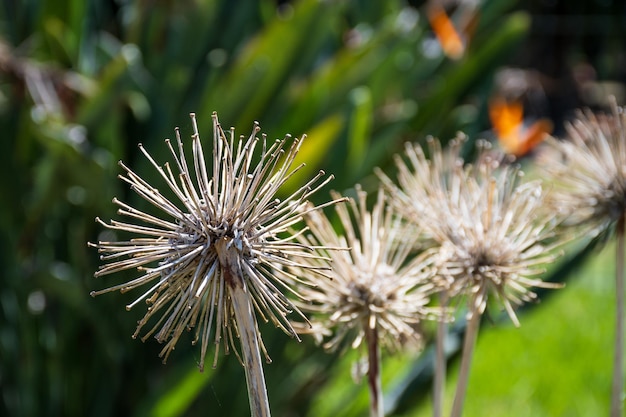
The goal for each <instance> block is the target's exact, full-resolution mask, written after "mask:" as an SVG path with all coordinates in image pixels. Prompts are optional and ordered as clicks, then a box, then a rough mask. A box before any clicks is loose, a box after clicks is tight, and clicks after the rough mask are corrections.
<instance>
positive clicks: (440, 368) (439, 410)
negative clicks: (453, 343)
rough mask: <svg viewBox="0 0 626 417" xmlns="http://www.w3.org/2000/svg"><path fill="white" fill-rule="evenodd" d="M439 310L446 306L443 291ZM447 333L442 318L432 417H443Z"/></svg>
mask: <svg viewBox="0 0 626 417" xmlns="http://www.w3.org/2000/svg"><path fill="white" fill-rule="evenodd" d="M439 302H440V304H441V308H442V309H445V308H446V306H447V304H448V293H447V292H446V291H443V292H441V293H440V294H439ZM447 333H448V324H447V323H446V322H445V320H444V318H443V317H442V318H441V319H440V320H439V322H438V323H437V338H436V344H435V375H434V377H433V417H441V416H442V415H443V393H444V387H445V385H446V352H445V341H446V335H447Z"/></svg>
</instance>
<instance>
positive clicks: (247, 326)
mask: <svg viewBox="0 0 626 417" xmlns="http://www.w3.org/2000/svg"><path fill="white" fill-rule="evenodd" d="M228 243H229V242H228V239H221V240H218V241H217V242H216V243H215V249H216V252H217V256H218V258H219V261H220V265H221V267H222V273H223V274H224V280H225V281H226V285H228V288H229V293H230V299H231V301H232V303H233V312H234V314H235V321H236V323H237V330H238V333H239V338H240V342H241V353H242V359H243V367H244V370H245V372H246V382H247V384H248V400H249V401H250V415H251V417H270V415H271V414H270V402H269V399H268V397H267V388H266V386H265V375H264V373H263V364H262V363H261V346H260V344H259V334H258V329H257V324H256V318H255V316H254V310H253V309H252V305H251V304H250V297H251V296H250V294H249V293H248V292H247V291H246V289H245V286H244V281H243V277H242V276H241V272H239V271H240V269H239V268H238V266H237V254H236V253H235V252H233V246H232V245H231V246H230V248H229V245H228Z"/></svg>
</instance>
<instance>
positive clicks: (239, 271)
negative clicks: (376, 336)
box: [91, 113, 332, 369]
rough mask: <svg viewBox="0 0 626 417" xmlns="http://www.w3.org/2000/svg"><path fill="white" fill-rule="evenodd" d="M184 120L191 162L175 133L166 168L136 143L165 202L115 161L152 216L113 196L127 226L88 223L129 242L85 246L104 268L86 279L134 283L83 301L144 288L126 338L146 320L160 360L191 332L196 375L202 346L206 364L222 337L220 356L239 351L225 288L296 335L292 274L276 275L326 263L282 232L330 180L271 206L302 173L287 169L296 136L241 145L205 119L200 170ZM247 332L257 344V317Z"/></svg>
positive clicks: (196, 139) (197, 149)
mask: <svg viewBox="0 0 626 417" xmlns="http://www.w3.org/2000/svg"><path fill="white" fill-rule="evenodd" d="M191 120H192V125H193V132H194V133H193V135H192V146H191V153H192V164H191V165H189V164H188V162H187V158H186V156H185V148H184V146H183V141H182V140H181V137H180V133H179V131H178V129H176V144H172V143H171V142H170V141H169V140H166V141H165V143H166V145H167V147H168V148H169V151H170V153H171V156H172V159H173V164H172V165H170V163H169V162H166V163H165V164H164V165H163V166H161V165H159V163H157V162H156V161H155V160H154V159H153V158H152V157H151V156H150V154H149V153H148V152H147V151H146V150H145V149H144V148H143V146H141V145H139V148H140V150H141V152H142V153H143V154H144V155H145V156H146V158H148V160H149V161H150V163H151V164H152V165H153V166H154V168H155V169H156V171H157V172H158V174H159V176H160V177H161V180H162V182H163V183H164V184H165V185H166V186H167V188H168V189H169V190H171V193H172V197H167V196H166V195H164V194H162V193H161V192H160V191H159V190H158V189H157V188H156V187H154V186H153V185H151V184H150V183H149V182H148V181H146V180H144V179H143V178H142V177H141V176H139V175H138V174H136V173H135V172H133V171H132V170H131V169H130V168H128V167H127V166H126V165H124V164H123V163H122V162H120V165H121V166H122V168H123V169H124V171H125V175H121V176H120V178H121V179H122V180H123V181H125V182H126V183H128V184H129V185H130V188H131V189H132V190H133V191H134V192H135V193H137V194H138V195H139V196H140V197H141V198H143V199H145V200H146V201H147V202H149V203H151V204H152V205H153V206H155V207H156V208H157V209H158V210H160V214H158V215H152V214H149V213H147V212H144V211H140V210H138V209H136V208H133V207H131V206H129V205H128V204H125V203H123V202H121V201H119V200H117V199H114V200H113V201H114V203H115V204H117V205H118V206H119V207H120V208H119V210H118V213H119V214H120V215H122V216H126V217H128V218H129V219H131V222H122V221H117V220H111V221H110V223H109V224H107V223H105V222H103V221H101V220H100V219H96V220H97V221H98V222H100V223H101V224H102V225H103V226H105V227H106V228H107V229H109V230H111V231H114V232H118V231H119V232H129V233H130V234H133V235H135V236H134V237H131V238H130V239H129V240H125V241H124V240H122V241H100V242H98V243H96V244H91V245H92V246H94V247H96V248H98V251H99V252H100V253H102V255H101V259H102V260H103V261H106V263H105V264H104V265H103V266H101V267H100V269H99V270H98V271H97V272H96V274H95V276H96V277H101V276H103V275H108V274H111V273H114V272H118V271H122V270H127V269H136V270H137V271H139V272H140V276H139V277H138V278H135V279H133V280H132V281H129V282H126V283H123V284H119V285H115V286H113V287H110V288H107V289H104V290H100V291H94V292H92V295H94V296H95V295H98V294H102V293H106V292H110V291H117V290H119V291H121V292H126V291H129V290H132V289H134V288H136V287H140V286H144V285H149V288H148V289H147V290H145V291H144V293H143V295H141V296H139V297H138V298H137V299H136V300H135V301H134V302H133V303H131V304H130V305H128V306H127V309H131V308H132V307H134V306H135V305H137V304H138V303H140V302H141V301H143V300H145V302H146V303H147V306H148V307H147V312H146V315H145V316H144V317H143V318H142V319H141V320H140V321H139V323H138V326H137V330H136V332H135V334H134V335H133V337H136V336H138V335H139V334H140V332H141V330H142V329H143V328H144V326H146V325H147V324H148V322H149V321H151V320H152V319H155V322H154V324H153V325H152V327H151V329H150V330H148V331H147V333H146V334H145V335H144V336H143V337H142V339H143V340H145V339H146V338H148V337H149V336H150V335H153V334H154V336H155V338H156V339H157V340H158V341H159V342H162V343H165V345H164V347H163V350H162V351H161V356H162V357H163V358H164V359H163V360H164V361H165V360H166V359H167V357H168V355H169V354H170V353H171V351H172V350H173V349H174V347H175V345H176V343H177V342H178V339H179V338H180V336H181V334H182V333H183V332H184V331H185V330H192V329H194V332H195V338H194V341H193V342H194V343H196V342H200V344H201V356H200V364H199V366H200V368H201V369H202V368H203V366H204V358H205V355H206V352H207V348H208V346H209V342H210V341H213V342H215V344H216V348H215V358H214V363H213V365H214V366H215V363H216V361H217V358H218V353H219V350H220V349H219V347H220V345H221V344H222V341H223V339H224V338H225V339H227V341H226V342H225V343H223V346H224V349H225V351H226V353H228V351H229V349H230V348H232V349H233V350H234V351H235V352H236V353H237V351H238V350H237V348H236V344H235V340H236V339H237V337H238V336H239V332H240V331H241V329H239V328H238V325H240V323H237V321H236V320H235V317H234V313H233V301H232V297H231V294H232V291H233V289H234V288H239V289H241V288H243V291H245V292H246V293H247V294H248V295H249V298H250V304H251V305H253V306H254V310H255V311H256V313H257V315H258V316H260V317H261V318H262V319H263V320H264V321H268V320H271V321H272V322H273V323H274V324H275V325H276V326H278V327H279V328H281V329H282V330H284V331H285V332H286V333H287V334H289V335H291V336H293V337H296V338H297V337H298V336H297V334H296V332H295V330H294V328H293V326H292V324H291V322H290V320H288V318H287V315H288V314H289V313H291V312H292V311H295V312H296V313H297V314H299V315H302V313H301V312H300V311H299V309H298V308H297V307H296V306H295V305H294V304H293V302H292V301H291V300H290V299H289V298H287V297H286V296H285V295H284V292H285V291H287V292H290V291H291V287H292V284H293V277H292V276H291V275H290V274H288V273H287V272H283V271H284V270H285V267H292V266H298V265H300V264H301V260H302V259H307V258H310V257H313V258H315V259H317V260H318V261H319V262H318V265H317V266H316V267H317V268H325V266H324V261H323V259H322V258H321V257H320V256H319V255H318V254H317V252H316V251H315V248H312V247H307V246H305V245H302V244H301V243H298V242H296V240H295V235H294V234H292V233H291V230H292V228H293V227H294V226H295V225H297V224H298V223H299V222H301V220H302V216H303V215H304V214H305V213H306V211H314V210H317V209H319V208H320V207H322V206H317V207H314V206H311V205H307V200H308V198H309V197H310V196H311V195H312V194H313V193H315V192H316V191H317V190H318V189H319V188H320V187H321V186H323V185H324V184H326V183H327V182H328V181H329V180H330V179H331V178H332V176H329V177H327V178H326V179H323V178H324V177H325V174H324V173H323V172H319V174H318V175H316V176H315V177H314V178H313V179H311V180H310V181H309V182H307V183H306V184H304V185H303V186H302V187H300V188H298V189H297V190H296V191H295V192H293V193H292V194H291V195H288V196H287V197H286V198H284V199H279V198H278V195H279V193H280V190H281V187H282V186H283V185H284V184H285V183H286V182H287V181H288V180H289V178H290V177H291V176H292V175H293V173H294V172H296V171H298V170H299V169H300V168H301V167H302V165H300V166H297V167H293V166H292V165H293V162H294V159H295V158H296V154H297V153H298V149H299V148H300V146H301V144H302V140H303V139H304V136H303V137H302V139H297V138H296V139H292V138H291V137H290V136H287V137H285V138H284V139H282V140H276V141H275V142H273V143H272V142H269V141H268V140H267V138H266V136H265V135H262V137H261V139H259V138H258V137H257V134H258V133H259V131H260V128H259V126H258V125H256V124H255V126H254V128H253V130H252V134H251V135H250V136H249V137H248V138H247V139H246V138H244V137H243V136H242V137H239V138H236V137H235V132H234V129H231V130H230V131H229V132H228V134H226V133H225V132H224V130H223V129H222V127H221V126H220V123H219V121H218V118H217V114H215V113H214V114H213V152H212V167H210V166H209V167H207V164H206V160H205V156H204V152H203V148H202V143H201V141H200V135H199V133H198V127H197V123H196V118H195V115H194V114H191ZM327 204H330V203H327ZM253 331H254V332H255V333H256V337H257V338H258V341H259V343H260V344H261V346H263V345H262V341H261V336H260V334H259V332H258V329H257V323H256V319H254V329H253ZM229 346H230V347H229ZM262 349H263V351H264V352H265V348H264V347H263V348H262ZM265 355H266V356H267V352H265ZM238 356H239V355H238ZM268 360H269V358H268Z"/></svg>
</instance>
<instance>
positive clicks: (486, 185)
mask: <svg viewBox="0 0 626 417" xmlns="http://www.w3.org/2000/svg"><path fill="white" fill-rule="evenodd" d="M464 142H465V138H464V137H463V136H459V137H457V138H456V139H454V140H452V141H451V142H450V143H449V146H448V147H447V148H446V149H445V150H443V149H442V147H441V145H440V143H439V141H438V140H436V139H433V138H430V139H429V140H428V151H429V154H430V159H427V158H426V155H425V153H424V150H423V149H422V147H421V146H420V145H414V144H407V145H406V147H405V156H406V158H407V160H408V162H405V160H404V159H402V158H401V157H400V156H398V157H397V158H396V164H397V167H398V170H399V173H398V182H399V187H398V186H396V185H395V184H394V183H393V182H392V181H391V180H390V179H389V178H388V177H387V176H386V175H385V174H384V173H382V172H380V171H379V176H380V177H381V179H382V181H383V183H384V184H385V186H386V187H387V188H388V189H389V191H390V192H391V193H392V195H393V196H394V198H393V200H392V201H394V202H395V204H396V205H397V206H398V210H400V211H401V212H402V213H403V214H404V215H405V216H406V217H407V218H409V219H411V220H412V221H413V222H415V223H417V224H419V225H420V227H421V228H422V229H423V230H424V231H425V232H426V233H427V234H428V235H429V237H430V238H432V239H433V241H434V242H435V245H436V246H437V247H438V250H439V252H438V256H437V260H436V261H435V267H436V268H437V269H438V276H439V277H440V278H443V279H444V283H443V286H444V289H445V291H447V292H448V294H449V295H450V296H455V295H458V294H464V295H467V296H468V297H469V314H474V313H477V314H482V313H484V311H485V309H486V308H487V302H488V298H489V297H490V296H493V297H495V299H496V300H497V301H498V302H499V303H500V304H501V305H502V306H503V307H504V309H505V310H506V311H507V313H508V315H509V317H510V318H511V320H512V321H513V322H514V323H515V325H519V322H518V319H517V317H516V315H515V312H514V305H521V304H523V302H528V301H531V300H533V299H535V298H536V294H535V293H534V292H533V291H532V288H533V287H542V288H556V287H558V285H557V284H553V283H548V282H544V281H542V280H541V279H540V275H541V274H543V273H544V271H545V265H546V264H548V263H551V262H553V261H554V260H555V258H556V256H557V254H556V253H555V251H554V249H555V248H556V247H557V246H558V245H560V244H561V243H562V242H561V241H560V240H559V239H558V238H557V236H556V234H555V227H556V224H557V221H556V219H555V213H553V212H550V211H548V210H545V207H544V199H545V193H544V191H543V189H542V186H541V184H540V182H538V181H533V182H526V183H524V182H522V181H521V177H522V175H523V173H522V171H520V169H519V167H517V166H513V165H511V164H509V163H501V161H503V159H502V158H501V157H495V156H494V154H493V153H492V152H491V151H490V150H489V149H487V148H488V147H489V146H488V144H487V143H486V142H483V143H481V146H480V149H479V157H478V159H477V162H476V163H475V164H474V165H472V164H465V162H464V160H463V159H462V157H461V148H462V145H463V143H464Z"/></svg>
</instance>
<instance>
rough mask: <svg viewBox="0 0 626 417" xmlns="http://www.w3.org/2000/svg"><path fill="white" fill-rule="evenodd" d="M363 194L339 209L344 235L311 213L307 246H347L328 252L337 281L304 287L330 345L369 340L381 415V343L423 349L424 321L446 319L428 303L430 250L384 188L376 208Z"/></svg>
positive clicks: (373, 397)
mask: <svg viewBox="0 0 626 417" xmlns="http://www.w3.org/2000/svg"><path fill="white" fill-rule="evenodd" d="M356 193H357V196H356V200H355V199H350V200H349V204H347V205H343V204H342V205H337V206H336V211H337V214H338V217H339V220H340V224H341V229H342V231H343V234H337V233H336V232H335V230H334V228H333V226H332V224H331V222H330V220H329V219H328V218H327V217H325V216H324V215H323V214H322V213H320V212H315V213H311V214H310V215H309V216H308V217H307V224H308V227H309V228H310V231H311V233H310V234H306V235H303V236H301V241H302V243H303V244H305V245H318V244H320V243H321V242H324V243H325V244H326V245H329V246H331V247H333V248H336V249H341V248H343V250H341V251H333V252H330V253H328V256H329V257H330V258H332V261H333V262H332V264H331V266H332V271H331V272H330V273H329V275H330V278H332V279H331V280H321V281H319V282H318V284H317V286H316V287H303V288H302V289H301V290H300V292H301V293H302V295H303V297H304V298H305V299H306V300H307V301H308V302H307V303H306V304H304V305H303V306H302V309H303V310H305V311H307V312H311V313H312V318H311V321H312V324H313V331H315V332H317V334H318V336H320V335H322V336H331V337H330V339H329V340H327V341H326V342H325V343H324V347H325V348H326V349H329V350H335V349H337V348H338V347H340V346H342V345H345V344H349V346H351V347H352V348H353V349H357V348H358V347H359V346H361V345H362V344H363V341H365V347H366V350H367V361H368V371H367V377H368V378H367V379H368V385H369V389H370V415H371V416H382V415H383V410H384V407H383V396H382V387H381V380H380V378H381V369H380V366H381V363H380V355H381V347H386V348H387V349H390V350H392V351H394V350H397V349H400V348H402V347H403V346H404V345H405V344H406V343H412V344H413V345H414V346H415V347H420V346H421V343H422V335H421V332H420V330H419V325H420V323H421V322H422V321H423V320H426V319H435V318H439V317H440V316H441V312H440V311H439V310H438V309H436V308H433V307H429V306H428V303H429V296H430V294H431V293H432V292H433V289H434V286H433V285H432V284H431V283H430V281H429V278H430V269H429V262H430V256H429V255H431V254H429V253H424V254H422V255H419V256H415V254H414V253H413V251H414V248H415V247H416V243H417V240H418V239H419V234H418V233H411V232H410V228H407V227H406V225H405V224H404V223H403V222H402V220H401V218H400V217H399V216H397V214H396V213H395V212H394V211H393V210H392V209H391V208H390V206H389V205H388V204H387V203H388V201H387V197H386V196H385V195H384V193H383V191H382V189H381V190H379V192H378V194H377V200H376V203H375V205H374V207H373V209H372V211H371V212H370V211H368V210H367V204H366V199H367V193H366V192H365V191H363V190H362V189H361V188H360V187H359V186H357V187H356ZM338 197H339V196H338V195H337V194H336V193H334V194H333V198H335V199H337V198H338ZM407 229H409V230H407Z"/></svg>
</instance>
